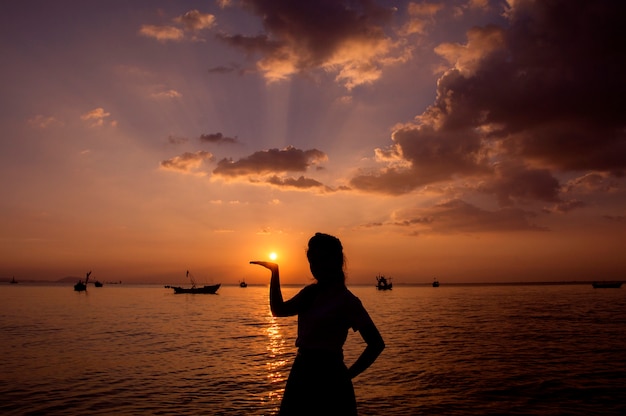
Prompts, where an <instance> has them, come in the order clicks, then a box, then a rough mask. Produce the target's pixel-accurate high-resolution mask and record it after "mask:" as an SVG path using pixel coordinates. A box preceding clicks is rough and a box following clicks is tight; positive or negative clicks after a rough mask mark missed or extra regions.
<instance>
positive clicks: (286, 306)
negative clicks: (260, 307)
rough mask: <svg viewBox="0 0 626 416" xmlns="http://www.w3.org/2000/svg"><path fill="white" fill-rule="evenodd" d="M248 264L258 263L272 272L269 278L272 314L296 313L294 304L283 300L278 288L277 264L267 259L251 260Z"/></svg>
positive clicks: (289, 314) (285, 314)
mask: <svg viewBox="0 0 626 416" xmlns="http://www.w3.org/2000/svg"><path fill="white" fill-rule="evenodd" d="M250 264H258V265H259V266H263V267H265V268H266V269H269V270H270V271H271V272H272V277H271V280H270V310H271V311H272V315H274V316H291V315H295V314H296V313H297V311H296V309H295V307H294V306H295V305H293V302H290V301H287V302H285V301H283V293H282V291H281V290H280V274H279V272H278V264H276V263H272V262H269V261H251V262H250Z"/></svg>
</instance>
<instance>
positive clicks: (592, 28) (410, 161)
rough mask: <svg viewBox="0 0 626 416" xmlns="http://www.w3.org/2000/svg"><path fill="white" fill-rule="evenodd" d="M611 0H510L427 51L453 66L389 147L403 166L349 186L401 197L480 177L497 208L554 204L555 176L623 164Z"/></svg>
mask: <svg viewBox="0 0 626 416" xmlns="http://www.w3.org/2000/svg"><path fill="white" fill-rule="evenodd" d="M624 12H626V3H624V2H619V1H610V0H605V1H593V2H589V1H583V0H574V1H570V0H557V1H531V0H517V1H515V2H514V3H512V7H511V8H510V10H508V11H507V19H508V23H509V24H508V26H507V27H498V26H493V25H492V26H485V27H479V28H473V29H471V30H470V31H469V32H468V33H467V43H466V44H464V45H459V44H442V45H439V46H438V47H437V49H436V51H437V52H438V53H439V54H440V55H441V56H442V57H444V58H445V59H447V60H448V61H449V62H450V63H451V64H452V65H453V66H452V68H450V69H449V70H448V71H446V72H445V73H444V74H443V75H442V76H441V78H440V79H439V81H438V86H437V98H436V100H435V101H434V103H433V104H432V105H431V106H430V107H429V108H428V109H427V110H426V111H425V112H424V113H422V114H421V115H420V116H418V117H417V119H416V122H412V123H408V124H406V125H404V126H401V127H399V128H397V129H396V131H395V132H394V133H393V135H392V139H393V142H394V143H393V145H392V148H391V149H386V150H384V151H383V152H386V153H387V154H393V155H397V158H398V159H399V160H402V161H404V162H406V166H404V167H398V166H397V164H394V165H389V166H387V167H385V168H383V169H381V170H379V171H378V172H373V173H372V172H370V173H367V174H359V175H358V176H356V177H354V178H353V179H352V181H351V185H352V186H353V187H354V188H357V189H360V190H364V191H371V192H385V193H392V194H397V193H403V192H409V191H412V190H414V189H416V188H417V187H419V186H423V185H425V184H429V183H434V182H439V181H447V180H451V179H465V180H475V181H476V182H478V181H481V183H482V185H481V187H480V190H482V191H483V192H490V193H493V194H494V195H495V196H496V197H497V199H498V201H499V202H500V203H501V204H502V205H510V204H511V203H514V202H516V201H522V200H533V199H534V200H539V201H551V202H555V203H558V202H559V192H560V190H559V182H558V179H557V177H558V175H559V174H562V173H566V172H578V171H585V170H593V171H597V172H614V173H615V172H621V171H623V170H624V169H625V168H626V117H624V114H625V113H626V101H625V100H624V97H625V96H626V78H625V77H624V75H623V74H624V73H626V54H624V53H623V50H622V49H623V48H621V47H618V46H617V45H619V44H620V42H621V39H624V38H626V29H625V28H626V26H625V25H624V24H623V22H622V20H623V16H624V15H625V13H624Z"/></svg>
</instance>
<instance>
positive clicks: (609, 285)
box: [591, 282, 622, 289]
mask: <svg viewBox="0 0 626 416" xmlns="http://www.w3.org/2000/svg"><path fill="white" fill-rule="evenodd" d="M591 285H592V286H593V287H594V289H619V288H620V287H622V282H593V283H591Z"/></svg>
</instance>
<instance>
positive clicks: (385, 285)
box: [376, 274, 393, 290]
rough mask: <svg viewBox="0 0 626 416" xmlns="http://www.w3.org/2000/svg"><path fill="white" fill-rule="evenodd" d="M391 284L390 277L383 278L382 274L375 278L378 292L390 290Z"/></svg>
mask: <svg viewBox="0 0 626 416" xmlns="http://www.w3.org/2000/svg"><path fill="white" fill-rule="evenodd" d="M392 287H393V283H391V277H389V278H388V277H385V276H384V275H382V274H379V275H377V276H376V289H378V290H391V288H392Z"/></svg>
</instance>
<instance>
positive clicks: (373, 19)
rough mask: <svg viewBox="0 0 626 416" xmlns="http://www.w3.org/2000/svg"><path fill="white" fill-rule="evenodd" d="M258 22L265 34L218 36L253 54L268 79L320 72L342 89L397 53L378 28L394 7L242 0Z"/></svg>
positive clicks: (372, 75)
mask: <svg viewBox="0 0 626 416" xmlns="http://www.w3.org/2000/svg"><path fill="white" fill-rule="evenodd" d="M241 4H242V5H243V7H244V8H245V9H246V10H250V11H251V12H252V13H254V14H255V15H257V16H259V17H260V18H261V19H262V22H263V26H264V28H265V31H266V33H264V34H260V35H255V36H246V35H242V34H232V35H225V34H221V35H219V37H220V38H221V39H222V40H224V41H225V42H227V43H229V44H231V45H233V46H236V47H238V48H241V49H243V50H244V51H246V52H247V53H248V54H249V55H253V54H258V55H260V59H259V61H258V62H257V68H258V69H259V70H260V71H261V72H262V73H263V74H264V75H265V77H266V78H267V79H269V80H278V79H283V78H285V77H288V76H290V75H293V74H296V73H299V72H303V71H308V70H311V69H317V68H323V69H325V70H327V71H329V72H333V73H336V74H337V80H338V81H340V82H341V83H343V84H344V85H346V86H347V87H348V88H351V87H354V86H355V85H359V84H363V83H367V82H372V81H373V80H375V79H378V78H379V77H380V71H381V68H382V67H383V66H384V65H386V64H387V63H389V62H392V61H394V60H396V59H399V60H402V59H403V56H402V54H403V53H404V51H402V50H400V49H399V48H398V47H397V46H398V45H395V44H394V42H393V41H392V40H391V38H389V37H388V36H387V35H386V34H385V33H384V30H383V25H384V24H385V23H387V22H388V21H389V20H390V18H391V16H392V14H393V11H394V9H393V8H389V7H382V6H379V5H376V4H374V2H372V1H369V0H356V1H345V0H343V1H342V0H318V1H292V0H242V2H241Z"/></svg>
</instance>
